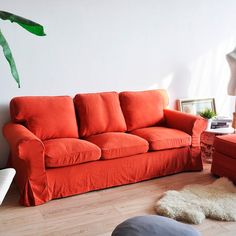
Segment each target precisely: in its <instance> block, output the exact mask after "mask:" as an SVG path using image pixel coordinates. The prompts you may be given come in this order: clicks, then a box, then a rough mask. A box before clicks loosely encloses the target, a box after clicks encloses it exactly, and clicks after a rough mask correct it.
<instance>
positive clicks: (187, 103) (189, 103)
mask: <svg viewBox="0 0 236 236" xmlns="http://www.w3.org/2000/svg"><path fill="white" fill-rule="evenodd" d="M177 105H178V110H179V111H182V112H186V113H190V114H193V115H199V113H200V112H202V111H204V110H205V109H207V108H208V109H211V110H212V111H214V112H215V113H216V106H215V99H214V98H202V99H179V100H177Z"/></svg>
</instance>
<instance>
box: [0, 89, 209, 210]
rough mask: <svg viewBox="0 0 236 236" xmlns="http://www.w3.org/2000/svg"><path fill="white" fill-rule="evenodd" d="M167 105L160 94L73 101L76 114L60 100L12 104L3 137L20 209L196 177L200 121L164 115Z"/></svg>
mask: <svg viewBox="0 0 236 236" xmlns="http://www.w3.org/2000/svg"><path fill="white" fill-rule="evenodd" d="M119 98H120V101H119ZM96 101H98V103H96ZM136 101H137V104H136ZM167 101H168V97H167V93H166V92H165V91H164V90H155V91H154V90H151V91H143V92H123V93H121V94H118V93H115V92H109V93H97V94H85V95H77V96H76V99H75V100H74V104H75V107H76V112H77V115H76V114H75V110H74V106H73V105H72V104H73V99H72V98H70V97H68V96H54V97H18V98H13V99H12V101H11V119H12V121H11V122H9V123H8V124H6V125H5V126H4V127H3V134H4V136H5V138H6V140H7V141H8V143H9V146H10V158H9V165H10V166H12V167H13V168H15V169H16V178H15V181H16V183H17V185H18V187H19V190H20V203H21V204H22V205H25V206H33V205H40V204H43V203H45V202H47V201H49V200H51V199H55V198H60V197H66V196H70V195H74V194H79V193H84V192H88V191H92V190H97V189H103V188H107V187H111V186H118V185H122V184H128V183H135V182H138V181H142V180H146V179H150V178H154V177H158V176H164V175H169V174H174V173H178V172H182V171H197V170H202V160H201V156H200V135H201V132H202V131H203V130H204V129H205V127H206V122H205V120H204V119H202V118H201V117H198V116H193V115H188V114H185V113H182V112H178V111H175V110H169V109H166V106H167ZM80 102H81V103H80ZM120 102H121V106H120ZM142 103H143V104H146V105H150V106H148V107H147V106H145V105H142ZM149 103H155V104H154V105H153V104H149ZM57 104H58V106H57ZM135 104H136V110H137V112H135ZM93 107H94V109H93ZM37 108H38V109H37ZM111 112H112V114H111ZM122 112H124V115H123V113H122ZM132 112H134V113H135V114H133V113H132ZM142 113H143V118H142ZM47 121H48V122H47ZM80 121H81V122H80ZM100 121H101V122H102V123H99V124H97V122H100ZM124 122H125V123H124ZM77 124H78V125H77ZM126 126H127V127H128V130H132V134H127V131H126ZM150 126H152V127H150ZM160 126H161V127H160ZM67 127H69V129H68V130H67V129H66V128H67ZM135 129H136V130H135ZM138 129H139V130H138ZM78 130H80V131H81V132H82V134H81V133H80V134H79V132H78ZM154 130H157V132H156V134H155V132H154ZM158 130H159V131H160V132H158ZM148 132H150V134H149V133H148ZM152 133H153V134H152ZM83 136H84V137H85V138H86V140H82V139H81V137H82V138H83ZM168 137H169V138H168Z"/></svg>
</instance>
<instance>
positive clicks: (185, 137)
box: [131, 127, 191, 151]
mask: <svg viewBox="0 0 236 236" xmlns="http://www.w3.org/2000/svg"><path fill="white" fill-rule="evenodd" d="M131 133H132V134H135V135H138V136H140V137H142V138H144V139H146V140H147V141H148V142H149V146H150V150H153V151H154V150H163V149H171V148H179V147H186V146H190V145H191V136H190V135H189V134H187V133H185V132H183V131H180V130H177V129H170V128H165V127H148V128H142V129H136V130H133V131H131Z"/></svg>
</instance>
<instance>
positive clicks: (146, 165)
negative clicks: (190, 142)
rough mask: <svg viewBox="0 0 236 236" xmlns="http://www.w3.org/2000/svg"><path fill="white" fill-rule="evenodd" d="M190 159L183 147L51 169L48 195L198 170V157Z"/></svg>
mask: <svg viewBox="0 0 236 236" xmlns="http://www.w3.org/2000/svg"><path fill="white" fill-rule="evenodd" d="M192 159H193V158H192V157H191V155H190V150H189V147H184V148H178V149H170V150H163V151H158V152H148V153H144V154H138V155H134V156H128V157H125V158H116V159H111V160H99V161H94V162H89V163H84V164H80V165H75V166H68V167H63V168H51V169H48V170H47V178H48V186H49V195H50V198H51V199H54V198H60V197H66V196H70V195H73V194H78V193H84V192H88V191H92V190H97V189H103V188H108V187H112V186H118V185H123V184H129V183H135V182H139V181H142V180H147V179H151V178H154V177H158V176H165V175H170V174H174V173H179V172H182V171H190V170H191V171H192V170H196V171H197V170H201V169H202V166H201V159H200V157H198V160H194V161H193V160H192ZM192 163H194V165H193V164H192ZM65 176H66V178H65Z"/></svg>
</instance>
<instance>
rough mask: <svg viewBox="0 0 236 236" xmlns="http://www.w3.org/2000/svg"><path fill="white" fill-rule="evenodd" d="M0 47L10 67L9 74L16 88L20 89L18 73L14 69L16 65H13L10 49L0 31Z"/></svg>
mask: <svg viewBox="0 0 236 236" xmlns="http://www.w3.org/2000/svg"><path fill="white" fill-rule="evenodd" d="M0 45H1V46H2V49H3V53H4V56H5V57H6V59H7V61H8V63H9V65H10V68H11V74H12V76H13V78H14V79H15V81H16V82H17V84H18V88H20V78H19V74H18V71H17V69H16V63H15V61H14V58H13V56H12V52H11V49H10V47H9V45H8V43H7V41H6V39H5V37H4V36H3V34H2V32H1V30H0Z"/></svg>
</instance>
